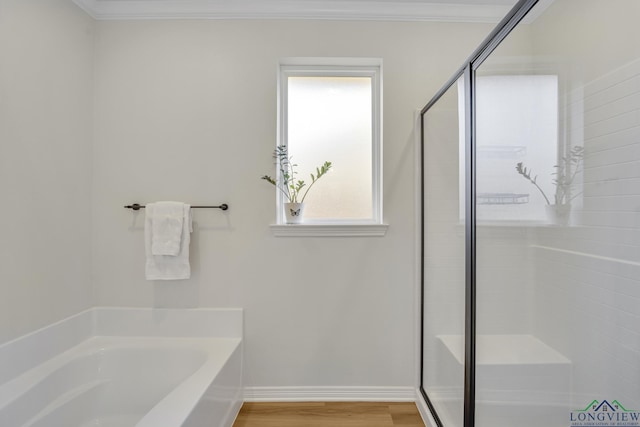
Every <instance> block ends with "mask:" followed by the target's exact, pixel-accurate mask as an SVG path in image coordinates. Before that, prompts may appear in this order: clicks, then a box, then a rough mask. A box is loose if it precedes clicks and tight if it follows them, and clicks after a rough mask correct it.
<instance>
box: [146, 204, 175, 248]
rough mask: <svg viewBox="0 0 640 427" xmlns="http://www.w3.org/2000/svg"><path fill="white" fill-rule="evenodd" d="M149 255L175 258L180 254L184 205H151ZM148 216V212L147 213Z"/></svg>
mask: <svg viewBox="0 0 640 427" xmlns="http://www.w3.org/2000/svg"><path fill="white" fill-rule="evenodd" d="M151 210H152V212H153V215H152V218H151V253H152V254H153V255H171V256H176V255H178V254H179V253H180V242H181V241H182V229H183V221H184V203H180V202H157V203H151ZM147 215H149V211H147Z"/></svg>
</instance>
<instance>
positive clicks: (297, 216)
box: [262, 145, 331, 224]
mask: <svg viewBox="0 0 640 427" xmlns="http://www.w3.org/2000/svg"><path fill="white" fill-rule="evenodd" d="M273 158H274V159H275V161H276V165H277V168H278V172H279V173H278V176H276V179H274V178H272V177H270V176H269V175H265V176H263V177H262V179H264V180H265V181H267V182H268V183H270V184H272V185H273V186H275V187H276V188H277V189H278V191H280V192H281V193H282V194H283V195H284V197H285V198H286V200H287V202H286V203H284V210H285V217H286V222H287V224H299V223H301V222H302V215H303V213H304V199H305V198H306V197H307V194H309V190H311V187H313V185H314V184H315V183H316V182H318V180H319V179H320V178H322V177H323V176H324V175H326V173H327V172H329V170H330V169H331V162H327V161H325V162H324V164H323V165H322V166H319V167H317V168H316V173H315V175H314V174H313V173H311V174H310V176H311V183H310V184H309V185H307V183H306V182H305V181H304V180H303V179H297V175H298V172H297V171H296V167H298V165H297V164H294V163H293V162H292V161H291V160H292V158H291V157H289V150H288V148H287V146H286V145H279V146H277V147H276V149H275V150H274V152H273Z"/></svg>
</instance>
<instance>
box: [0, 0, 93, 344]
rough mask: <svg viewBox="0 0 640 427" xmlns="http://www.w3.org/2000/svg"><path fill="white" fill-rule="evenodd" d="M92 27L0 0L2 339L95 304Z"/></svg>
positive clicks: (60, 10)
mask: <svg viewBox="0 0 640 427" xmlns="http://www.w3.org/2000/svg"><path fill="white" fill-rule="evenodd" d="M93 26H94V23H93V21H92V20H91V19H90V18H89V17H87V16H86V15H85V14H84V13H83V12H81V11H80V10H79V9H78V8H77V7H75V6H73V5H71V4H70V2H68V1H65V0H33V1H23V0H0V194H1V195H2V196H1V197H2V202H1V204H2V215H1V218H2V221H0V236H1V237H0V240H1V241H2V245H0V343H2V342H4V341H7V340H9V339H11V338H14V337H16V336H19V335H22V334H24V333H27V332H29V331H32V330H35V329H37V328H39V327H42V326H44V325H46V324H48V323H51V322H53V321H57V320H60V319H62V318H64V317H67V316H69V315H72V314H74V313H77V312H79V311H81V310H83V309H86V308H88V307H90V306H91V305H92V298H91V292H92V291H91V252H90V250H89V248H90V247H91V241H90V238H91V229H90V227H91V198H90V191H91V138H92V88H93V81H92V75H93V74H92V73H93Z"/></svg>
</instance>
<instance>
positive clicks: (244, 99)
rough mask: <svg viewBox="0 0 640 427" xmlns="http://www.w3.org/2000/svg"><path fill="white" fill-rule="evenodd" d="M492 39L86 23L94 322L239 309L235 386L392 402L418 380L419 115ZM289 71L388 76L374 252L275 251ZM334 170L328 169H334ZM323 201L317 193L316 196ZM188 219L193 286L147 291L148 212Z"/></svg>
mask: <svg viewBox="0 0 640 427" xmlns="http://www.w3.org/2000/svg"><path fill="white" fill-rule="evenodd" d="M491 28H492V25H486V24H442V23H384V22H331V21H126V22H99V23H98V24H97V34H96V44H95V52H96V63H95V64H96V76H95V99H96V106H95V118H96V119H95V145H94V149H93V173H94V179H93V187H92V190H93V193H92V194H93V228H92V229H93V236H92V238H93V244H92V248H93V249H92V254H93V259H94V263H93V270H92V271H93V291H94V293H95V303H96V304H97V305H104V306H142V307H146V306H149V307H244V308H245V310H246V311H245V325H246V326H245V334H246V352H245V354H246V360H245V366H246V370H245V376H246V384H247V385H248V386H249V387H253V388H254V391H255V390H258V392H259V391H260V390H261V387H276V388H277V387H292V388H293V389H294V390H298V391H300V389H297V387H304V386H311V387H315V386H336V387H345V386H363V387H372V386H404V387H407V386H408V387H411V386H413V385H414V383H415V381H416V378H415V376H416V375H415V368H414V367H415V355H416V353H417V349H416V348H415V345H416V344H415V342H416V340H415V334H416V330H415V326H416V325H415V313H414V311H413V307H415V300H414V298H415V297H416V293H415V268H416V266H415V257H416V254H415V244H416V243H415V239H416V233H417V230H416V227H415V209H416V206H415V204H414V199H415V194H416V191H417V190H416V188H415V186H414V182H415V175H414V174H415V170H414V164H415V159H414V156H415V153H414V145H415V142H414V135H413V133H412V130H413V127H414V123H413V120H414V112H415V110H416V109H417V108H420V107H422V105H424V103H425V102H426V100H428V99H429V98H430V97H431V96H432V95H433V94H434V93H435V91H436V90H437V89H439V87H440V86H441V85H442V84H443V83H444V82H445V81H446V79H447V78H448V77H449V76H450V75H451V74H452V73H453V72H454V71H455V69H456V68H457V67H458V66H459V65H460V64H461V63H462V61H463V60H464V59H465V57H466V56H467V55H468V54H469V53H470V52H471V51H472V50H473V49H474V48H475V47H476V46H477V44H478V43H479V41H480V40H481V39H482V38H483V37H485V36H486V34H488V32H489V31H490V30H491ZM287 56H364V57H380V58H382V59H383V62H384V205H385V207H384V217H385V221H386V222H387V223H389V229H388V232H387V235H386V236H385V237H365V238H282V237H274V236H273V235H272V233H271V231H270V229H269V225H270V224H272V223H274V222H275V196H274V190H273V188H272V187H270V186H268V185H267V184H266V183H265V182H264V181H261V180H260V179H259V178H260V176H262V175H264V174H265V173H269V172H271V171H272V170H273V164H272V159H271V153H272V151H273V148H274V147H275V144H276V137H275V134H276V70H277V63H278V59H279V58H281V57H287ZM334 167H335V168H339V167H340V165H338V164H335V165H334ZM318 185H322V183H320V184H318ZM167 199H168V200H184V201H187V202H191V203H193V204H218V203H222V202H226V203H228V204H229V206H230V209H229V211H227V212H221V211H219V210H198V211H196V212H195V214H194V221H195V225H194V233H193V241H192V245H191V249H192V257H191V260H192V267H193V273H192V279H191V280H189V281H182V282H167V283H160V282H147V281H145V280H144V243H143V219H144V213H134V212H132V211H130V210H125V209H123V207H122V206H123V205H124V204H129V203H133V202H141V203H142V202H149V201H154V200H167Z"/></svg>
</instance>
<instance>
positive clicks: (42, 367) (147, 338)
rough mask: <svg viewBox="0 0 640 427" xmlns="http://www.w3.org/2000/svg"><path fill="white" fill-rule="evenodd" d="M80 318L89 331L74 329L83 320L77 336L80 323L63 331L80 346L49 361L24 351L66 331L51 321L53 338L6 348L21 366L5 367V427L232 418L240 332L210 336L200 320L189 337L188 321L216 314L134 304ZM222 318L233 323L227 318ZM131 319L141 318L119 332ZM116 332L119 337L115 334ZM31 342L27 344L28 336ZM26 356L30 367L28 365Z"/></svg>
mask: <svg viewBox="0 0 640 427" xmlns="http://www.w3.org/2000/svg"><path fill="white" fill-rule="evenodd" d="M84 314H85V316H84V317H85V318H87V317H88V319H86V320H89V321H90V322H91V329H90V331H89V333H88V334H87V330H86V328H78V324H79V323H81V322H79V321H78V319H72V321H71V322H67V323H71V324H75V328H74V327H73V326H72V327H71V328H70V329H69V328H67V329H69V330H67V333H71V334H74V332H73V331H74V329H75V334H76V337H75V338H70V337H68V336H67V340H71V341H75V342H76V343H75V345H71V346H70V347H68V348H66V349H64V350H63V351H61V352H58V354H56V355H54V356H52V357H48V358H47V359H46V360H39V359H41V357H39V356H38V355H37V354H35V355H31V354H24V353H25V350H27V349H30V350H33V349H34V348H36V347H37V345H38V341H39V340H40V341H41V343H46V342H47V341H51V340H53V338H54V337H55V336H56V335H60V333H61V331H60V329H62V330H64V328H60V325H55V326H56V328H57V329H58V330H57V331H53V332H52V331H49V334H48V335H49V339H48V340H46V339H44V338H45V337H46V336H47V331H46V329H47V328H45V331H44V332H43V331H39V332H38V333H37V334H36V336H35V337H34V336H28V337H25V338H24V339H19V340H16V342H12V343H8V344H5V345H3V346H0V361H2V359H3V358H4V359H5V360H6V359H7V358H8V357H14V358H15V361H16V364H15V365H17V366H18V368H17V369H19V372H13V373H8V372H7V371H6V367H5V372H4V373H3V372H0V374H4V375H5V376H8V375H10V376H11V378H10V379H8V380H7V381H5V382H4V383H3V384H1V385H0V426H3V427H4V426H6V427H58V426H64V427H134V426H135V427H204V426H206V427H229V426H231V425H232V424H233V421H234V419H235V417H236V415H237V413H238V411H239V408H240V405H241V404H242V388H241V359H242V357H241V351H242V340H241V338H240V337H237V336H232V335H235V334H234V333H221V334H220V333H218V334H214V335H231V336H206V335H211V333H202V331H197V329H202V325H200V326H197V327H196V328H195V329H196V332H197V333H195V335H200V336H185V335H194V333H193V330H192V329H190V328H189V324H191V323H192V322H193V321H194V320H196V321H197V319H198V317H200V320H201V321H203V322H207V321H215V320H216V316H215V315H214V316H213V318H212V316H211V312H210V311H209V312H208V311H200V313H199V314H200V315H203V316H197V315H196V316H193V313H189V314H187V315H186V317H185V313H180V311H175V312H172V313H170V312H167V311H161V312H160V313H159V312H157V311H155V312H154V311H151V310H149V311H145V310H137V309H133V310H113V309H106V310H105V309H102V310H98V311H97V312H96V311H95V310H94V311H93V312H92V313H89V314H90V315H89V316H86V313H84ZM227 314H228V313H227ZM81 317H82V316H81ZM223 317H226V318H227V319H226V320H227V321H228V317H229V316H228V315H227V316H223ZM236 317H237V316H236ZM185 318H187V319H186V320H185ZM109 319H111V320H109ZM114 320H116V322H115V324H114ZM217 320H219V319H217ZM127 321H137V322H140V323H137V324H133V325H129V326H128V327H127V328H126V330H123V329H121V328H122V327H124V326H125V325H126V324H127ZM105 323H106V324H105ZM56 328H54V329H56ZM119 329H120V330H121V333H120V334H118V335H116V334H115V332H117V331H118V330H119ZM236 329H237V327H236ZM181 330H182V331H181ZM190 330H191V332H189V331H190ZM96 332H100V333H105V332H110V335H97V334H96ZM141 333H144V334H145V335H141ZM43 335H44V337H43ZM87 335H88V336H87ZM169 335H170V336H169ZM202 335H205V336H202ZM25 339H26V340H27V341H30V342H27V343H25V342H22V341H24V340H25ZM43 351H44V352H45V353H46V352H47V351H48V349H43ZM20 353H23V355H22V356H23V357H24V358H26V359H32V363H30V364H24V362H23V359H22V358H20ZM33 360H35V363H33ZM20 368H21V369H20ZM0 377H1V375H0Z"/></svg>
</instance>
